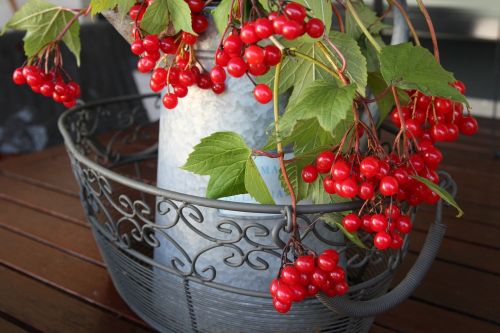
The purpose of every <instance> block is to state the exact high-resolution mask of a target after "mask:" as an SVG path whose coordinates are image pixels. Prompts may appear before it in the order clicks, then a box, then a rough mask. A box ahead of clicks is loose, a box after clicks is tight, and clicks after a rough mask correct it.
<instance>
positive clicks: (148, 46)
mask: <svg viewBox="0 0 500 333" xmlns="http://www.w3.org/2000/svg"><path fill="white" fill-rule="evenodd" d="M142 46H143V47H144V50H145V51H148V52H156V51H158V49H159V48H160V40H159V39H158V36H157V35H148V36H146V37H144V40H143V41H142Z"/></svg>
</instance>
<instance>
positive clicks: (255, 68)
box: [248, 63, 269, 76]
mask: <svg viewBox="0 0 500 333" xmlns="http://www.w3.org/2000/svg"><path fill="white" fill-rule="evenodd" d="M267 71H269V66H267V65H266V64H265V63H260V64H250V65H248V72H249V73H250V74H252V75H254V76H261V75H264V74H266V73H267Z"/></svg>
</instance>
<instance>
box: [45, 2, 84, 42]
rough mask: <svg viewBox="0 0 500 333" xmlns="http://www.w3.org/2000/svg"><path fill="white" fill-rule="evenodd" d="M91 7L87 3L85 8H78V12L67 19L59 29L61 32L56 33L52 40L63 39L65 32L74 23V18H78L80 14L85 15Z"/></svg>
mask: <svg viewBox="0 0 500 333" xmlns="http://www.w3.org/2000/svg"><path fill="white" fill-rule="evenodd" d="M91 9H92V7H91V6H90V5H89V6H88V7H87V8H85V9H82V10H80V11H79V12H78V13H76V14H75V15H74V16H73V17H72V18H71V19H70V20H69V21H68V23H67V24H66V25H65V26H64V28H63V29H62V30H61V32H60V33H59V35H57V37H56V39H55V40H54V42H56V43H57V42H59V41H61V39H63V37H64V34H66V32H67V31H68V30H69V29H70V28H71V26H72V25H73V23H75V21H76V20H78V18H79V17H80V16H82V15H84V16H87V15H88V14H89V13H90V10H91Z"/></svg>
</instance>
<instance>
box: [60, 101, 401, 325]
mask: <svg viewBox="0 0 500 333" xmlns="http://www.w3.org/2000/svg"><path fill="white" fill-rule="evenodd" d="M140 98H142V97H129V98H122V99H115V100H110V101H105V102H102V103H94V104H89V105H87V106H83V107H80V108H76V109H74V110H71V111H69V112H68V113H66V114H65V116H63V117H62V118H61V121H60V126H61V128H62V131H63V135H64V136H65V140H66V144H67V147H68V153H69V155H70V159H71V162H72V167H73V171H74V174H75V177H76V179H77V181H78V183H79V184H80V186H81V200H82V203H83V205H84V208H85V211H86V214H87V217H88V220H89V222H90V224H91V225H92V230H93V233H94V236H95V239H96V241H97V244H98V246H99V248H100V250H101V253H102V255H103V257H104V260H105V262H106V264H107V267H108V270H109V273H110V275H111V277H112V279H113V282H114V284H115V286H116V287H117V289H118V291H119V293H120V294H121V296H122V297H123V298H124V300H125V301H126V302H127V303H128V304H129V305H130V307H131V308H132V309H133V310H134V311H135V312H137V313H138V314H139V316H141V317H142V318H143V319H144V320H145V321H146V322H148V323H149V324H151V325H152V326H153V327H155V328H156V329H158V330H159V331H162V332H282V331H287V332H366V331H368V329H369V327H370V326H371V323H372V322H373V318H372V317H368V318H351V317H347V316H345V315H342V314H339V313H334V312H332V311H331V310H329V309H328V308H327V307H325V306H324V305H323V304H322V303H321V302H319V301H318V300H317V299H315V298H311V299H307V300H306V301H304V302H301V303H297V304H294V306H293V308H292V310H291V311H290V312H289V313H288V314H287V315H280V314H278V313H277V312H276V311H275V310H274V308H273V306H272V302H271V298H270V296H269V295H268V293H267V292H262V291H261V290H253V289H247V288H245V286H244V285H243V286H242V285H238V284H234V285H233V284H232V281H234V279H232V280H227V279H225V276H224V275H228V274H234V276H236V277H238V276H241V277H244V276H246V277H248V276H250V277H252V276H256V277H257V276H259V275H263V274H264V275H265V274H267V275H265V276H269V277H270V278H272V276H273V275H275V274H276V273H277V272H270V267H272V262H273V261H276V260H278V261H279V260H280V256H281V249H282V248H283V246H284V244H285V243H286V240H287V239H288V236H289V235H288V233H287V232H286V230H287V228H288V225H287V223H289V220H290V216H289V209H287V207H280V206H262V205H253V204H240V205H238V204H234V203H228V202H223V201H219V200H208V199H205V198H197V197H192V196H189V195H184V194H180V193H173V192H169V191H166V190H164V189H160V188H157V187H155V186H154V184H155V179H156V146H155V143H156V138H157V125H155V124H147V123H146V122H144V117H143V112H142V111H143V110H142V106H141V103H140ZM110 124H111V125H112V126H111V127H112V128H113V131H111V132H109V130H110ZM356 207H359V204H358V203H355V202H354V203H347V204H336V205H304V206H300V207H299V209H298V215H299V216H298V220H299V221H300V226H301V228H300V230H301V236H302V237H303V238H304V240H309V239H313V240H315V241H318V240H319V241H321V242H324V243H325V244H324V246H325V247H329V246H335V247H336V248H337V249H338V250H339V251H340V252H341V253H342V256H343V258H345V259H344V265H345V266H346V268H347V273H348V282H349V284H350V286H351V287H350V291H349V293H348V295H347V297H350V298H351V299H356V300H368V299H373V298H375V297H377V296H379V295H382V294H384V293H386V291H387V289H388V288H389V284H390V282H391V278H392V276H393V271H394V269H396V267H397V266H398V265H399V263H400V262H401V260H402V258H403V256H404V254H405V252H406V249H407V246H408V244H407V243H408V242H407V241H405V246H404V247H403V250H402V251H392V250H391V251H384V252H378V251H374V250H362V249H359V248H357V247H356V246H354V245H353V244H351V243H348V242H342V243H334V244H331V243H329V241H328V239H326V238H325V237H323V235H325V232H339V231H338V230H337V229H336V228H334V227H331V226H329V225H326V223H324V222H323V221H322V220H321V219H320V217H321V216H322V215H323V214H325V213H331V212H340V211H345V210H352V209H355V208H356ZM221 209H224V210H234V211H238V212H242V211H243V212H248V216H242V217H234V216H233V217H231V218H228V217H224V216H222V215H221V214H220V210H221ZM255 213H271V214H274V216H275V218H274V219H273V220H271V221H263V220H259V219H258V218H254V216H255ZM157 214H161V215H164V216H167V217H169V221H171V223H170V224H169V225H165V224H161V225H160V224H157V223H156V222H155V218H156V216H157ZM218 217H219V218H218ZM181 225H182V226H184V227H186V226H187V227H188V228H187V229H186V230H187V232H190V233H192V235H191V236H190V237H192V238H196V237H197V239H199V243H200V244H202V245H200V249H198V250H196V251H195V252H194V254H193V252H190V251H189V249H186V248H184V247H183V246H185V244H182V242H181V241H179V240H176V239H175V237H173V236H171V235H172V233H171V231H172V230H174V229H175V228H178V227H179V226H181ZM200 226H203V227H204V229H202V228H201V227H200ZM207 227H208V228H207ZM173 235H175V234H173ZM362 237H365V238H369V237H370V236H369V235H364V236H362ZM165 241H168V243H169V244H170V245H171V247H170V248H169V251H170V250H172V249H173V250H172V251H173V252H175V253H174V254H172V256H171V257H170V259H169V260H164V258H163V259H162V258H159V257H158V256H155V251H158V249H159V248H161V247H162V246H165V245H164V244H165ZM172 244H173V245H174V246H172ZM222 268H224V269H222ZM228 269H229V271H228ZM228 272H229V273H228ZM236 280H237V279H236Z"/></svg>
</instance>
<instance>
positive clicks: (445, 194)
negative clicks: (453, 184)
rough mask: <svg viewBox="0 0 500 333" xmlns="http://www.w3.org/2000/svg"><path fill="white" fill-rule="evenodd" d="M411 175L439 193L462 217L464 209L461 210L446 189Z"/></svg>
mask: <svg viewBox="0 0 500 333" xmlns="http://www.w3.org/2000/svg"><path fill="white" fill-rule="evenodd" d="M412 177H413V178H415V179H416V180H418V181H419V182H421V183H423V184H424V185H426V186H427V187H428V188H429V189H430V190H431V191H433V192H434V193H436V194H437V195H439V197H440V198H441V199H443V200H444V201H445V202H446V203H448V204H449V205H450V206H453V207H455V209H456V210H457V211H458V214H457V217H462V215H464V211H463V210H462V208H460V206H458V204H457V202H456V201H455V199H454V198H453V197H452V196H451V194H450V193H449V192H448V191H446V190H444V189H443V188H442V187H440V186H439V185H436V184H434V183H433V182H431V181H430V180H428V179H427V178H424V177H420V176H412Z"/></svg>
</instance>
